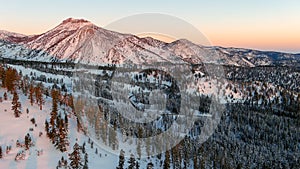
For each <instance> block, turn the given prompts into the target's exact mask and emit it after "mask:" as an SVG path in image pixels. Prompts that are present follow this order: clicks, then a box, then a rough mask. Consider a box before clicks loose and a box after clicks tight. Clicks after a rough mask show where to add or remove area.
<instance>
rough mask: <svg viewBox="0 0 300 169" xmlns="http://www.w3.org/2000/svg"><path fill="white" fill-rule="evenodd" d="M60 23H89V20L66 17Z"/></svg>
mask: <svg viewBox="0 0 300 169" xmlns="http://www.w3.org/2000/svg"><path fill="white" fill-rule="evenodd" d="M62 23H63V24H66V23H91V22H90V21H88V20H85V19H75V18H68V19H65V20H64V21H63V22H62Z"/></svg>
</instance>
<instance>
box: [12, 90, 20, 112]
mask: <svg viewBox="0 0 300 169" xmlns="http://www.w3.org/2000/svg"><path fill="white" fill-rule="evenodd" d="M20 109H21V103H20V101H19V96H18V93H17V92H16V91H15V92H14V95H13V100H12V109H11V110H13V111H14V115H15V117H20V114H21V110H20Z"/></svg>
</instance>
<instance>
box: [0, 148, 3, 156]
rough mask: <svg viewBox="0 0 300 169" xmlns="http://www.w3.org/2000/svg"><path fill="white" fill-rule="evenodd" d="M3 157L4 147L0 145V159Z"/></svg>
mask: <svg viewBox="0 0 300 169" xmlns="http://www.w3.org/2000/svg"><path fill="white" fill-rule="evenodd" d="M1 158H3V152H2V147H1V146H0V159H1Z"/></svg>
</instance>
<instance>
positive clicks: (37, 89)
mask: <svg viewBox="0 0 300 169" xmlns="http://www.w3.org/2000/svg"><path fill="white" fill-rule="evenodd" d="M42 88H43V84H42V83H39V84H38V85H37V86H36V87H35V88H34V92H35V98H36V103H37V104H38V105H39V107H40V110H43V104H44V99H43V92H42Z"/></svg>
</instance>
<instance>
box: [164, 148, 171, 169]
mask: <svg viewBox="0 0 300 169" xmlns="http://www.w3.org/2000/svg"><path fill="white" fill-rule="evenodd" d="M163 168H164V169H169V168H170V153H169V151H166V153H165V161H164V165H163Z"/></svg>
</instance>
